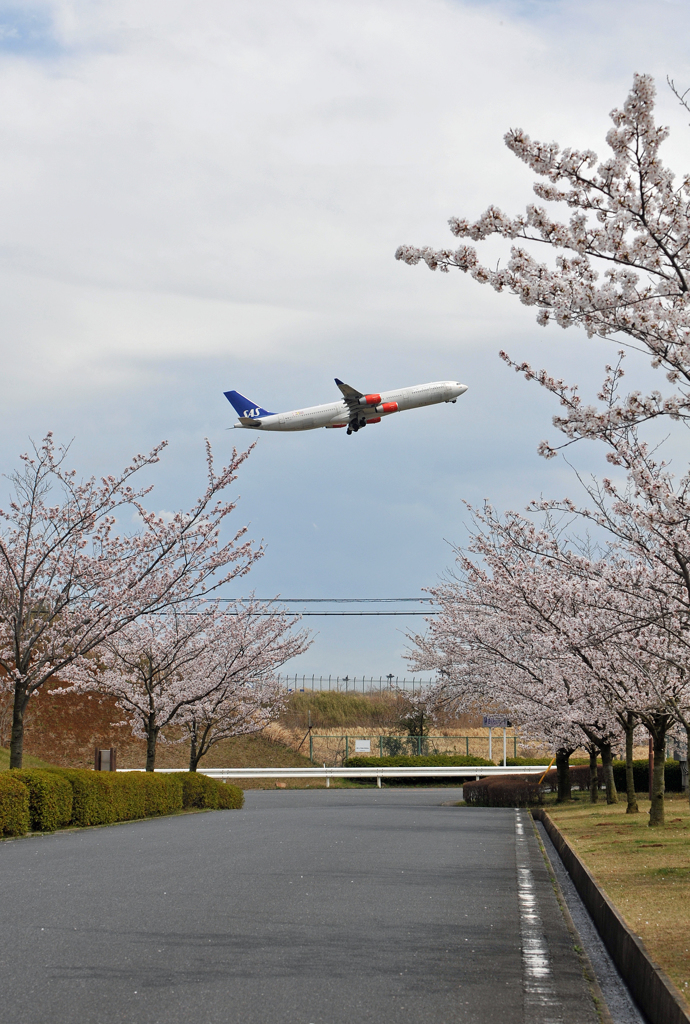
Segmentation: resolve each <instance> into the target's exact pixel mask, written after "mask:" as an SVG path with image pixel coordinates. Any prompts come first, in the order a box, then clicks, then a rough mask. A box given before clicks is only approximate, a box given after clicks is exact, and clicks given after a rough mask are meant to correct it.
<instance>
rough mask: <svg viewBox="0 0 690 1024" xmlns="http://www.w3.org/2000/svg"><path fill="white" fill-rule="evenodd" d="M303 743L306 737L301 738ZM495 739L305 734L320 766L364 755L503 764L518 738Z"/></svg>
mask: <svg viewBox="0 0 690 1024" xmlns="http://www.w3.org/2000/svg"><path fill="white" fill-rule="evenodd" d="M305 739H306V737H305ZM505 739H506V741H505V743H504V742H503V738H502V737H501V738H495V739H494V740H493V743H492V742H491V740H490V738H489V737H488V736H481V735H479V736H456V735H438V736H432V735H429V736H405V735H395V734H393V735H391V734H386V735H379V736H373V735H372V736H368V737H367V736H353V735H349V736H348V735H345V734H342V735H340V734H338V735H336V734H332V733H331V734H323V733H315V732H312V731H310V732H309V760H310V761H311V762H312V763H313V762H314V760H316V761H317V762H320V763H321V764H323V763H324V761H325V762H326V763H329V762H330V764H332V765H338V764H341V765H342V764H343V763H344V762H345V761H347V759H348V758H349V757H351V756H353V755H355V756H356V755H357V754H364V755H365V756H366V755H369V756H372V757H395V756H400V755H407V756H412V757H425V756H429V755H433V754H460V755H462V754H464V755H465V756H466V757H469V756H470V755H472V756H473V757H484V758H488V759H489V760H492V759H493V758H494V757H497V758H498V759H499V760H500V761H503V760H504V759H505V758H506V757H517V756H518V754H517V744H518V738H517V736H515V735H512V736H506V738H505Z"/></svg>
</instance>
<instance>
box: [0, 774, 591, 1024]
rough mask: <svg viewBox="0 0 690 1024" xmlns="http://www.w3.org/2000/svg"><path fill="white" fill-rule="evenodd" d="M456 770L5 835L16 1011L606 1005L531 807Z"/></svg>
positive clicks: (404, 1017) (187, 1022) (275, 1022)
mask: <svg viewBox="0 0 690 1024" xmlns="http://www.w3.org/2000/svg"><path fill="white" fill-rule="evenodd" d="M458 795H459V794H458V792H457V791H454V790H450V789H421V788H420V789H399V788H391V789H385V788H384V789H382V790H372V789H362V790H347V789H330V790H314V791H309V790H286V791H260V790H250V791H248V792H247V794H246V806H245V808H244V810H242V811H218V812H208V813H202V814H192V815H183V816H177V817H170V818H161V819H153V820H149V821H143V822H134V823H126V824H121V825H115V826H111V827H109V828H95V829H87V830H80V831H74V832H63V833H57V834H55V835H50V836H42V837H29V838H25V839H18V840H12V841H6V842H3V843H0V883H1V886H2V893H3V899H2V907H3V909H2V920H3V927H2V929H1V930H0V972H1V975H2V981H3V984H2V990H3V991H2V997H1V999H0V1021H2V1024H368V1022H371V1024H427V1022H428V1024H432V1022H433V1024H456V1022H457V1024H555V1022H564V1024H565V1022H566V1021H567V1024H595V1022H596V1019H597V1018H596V1014H595V1012H594V1008H593V1002H592V998H591V994H590V991H589V988H588V985H587V983H586V982H585V980H584V978H583V974H582V969H581V965H580V961H579V959H578V955H577V953H576V952H575V951H574V949H573V939H572V937H571V935H570V933H569V932H568V931H567V928H566V926H565V923H564V921H563V917H562V914H561V911H560V908H559V906H558V903H557V901H556V897H555V895H554V891H553V887H552V884H551V882H550V879H549V875H548V874H547V871H546V868H545V864H544V860H543V857H542V854H541V852H540V849H539V846H538V844H537V841H536V838H535V835H534V831H533V826H532V823H531V819H530V818H529V816H528V815H527V814H526V812H524V811H515V810H511V809H493V808H457V807H452V806H444V803H445V802H447V801H450V800H452V799H457V798H458Z"/></svg>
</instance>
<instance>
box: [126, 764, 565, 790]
mask: <svg viewBox="0 0 690 1024" xmlns="http://www.w3.org/2000/svg"><path fill="white" fill-rule="evenodd" d="M117 770H118V771H119V772H143V771H145V770H146V769H144V768H118V769H117ZM156 771H157V772H184V771H187V769H186V768H156ZM545 771H546V765H544V764H531V765H514V766H513V765H511V766H510V767H507V768H504V767H503V765H493V766H491V767H486V768H485V767H484V766H483V765H480V766H477V765H470V766H468V765H450V766H447V765H444V766H443V767H435V766H434V765H424V766H423V767H422V766H415V767H414V768H393V767H390V768H388V767H386V768H382V767H371V768H327V767H325V766H324V767H323V768H200V769H199V775H208V776H210V777H211V778H212V779H326V786H328V783H329V781H330V779H374V778H375V779H376V785H377V786H378V787H379V788H380V787H381V779H390V778H398V779H400V778H403V779H404V778H414V777H415V776H417V777H419V778H424V777H427V778H428V777H430V776H431V777H434V778H464V779H467V778H474V779H481V778H482V777H486V776H487V775H537V774H540V775H541V774H543V773H544V772H545Z"/></svg>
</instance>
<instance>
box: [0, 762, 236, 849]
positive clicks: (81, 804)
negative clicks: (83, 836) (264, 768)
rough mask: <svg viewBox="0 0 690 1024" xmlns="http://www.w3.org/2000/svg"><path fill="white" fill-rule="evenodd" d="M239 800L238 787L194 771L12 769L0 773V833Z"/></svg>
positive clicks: (228, 806) (226, 806)
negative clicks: (118, 771) (159, 773)
mask: <svg viewBox="0 0 690 1024" xmlns="http://www.w3.org/2000/svg"><path fill="white" fill-rule="evenodd" d="M190 778H191V779H193V780H194V781H188V780H189V779H190ZM243 803H244V793H243V792H242V790H241V789H238V788H237V786H228V785H226V784H224V783H222V782H219V781H217V780H216V779H210V778H208V777H207V776H205V775H197V774H196V773H192V772H174V773H172V772H171V773H170V774H165V775H158V774H155V773H152V772H122V773H116V772H94V771H87V770H85V769H81V768H47V769H45V770H44V769H30V770H27V771H17V770H15V769H12V771H10V772H2V773H1V774H0V835H23V834H24V833H26V832H27V831H28V830H29V829H32V830H33V831H35V832H53V831H55V829H56V828H61V827H64V826H65V825H70V824H71V825H79V826H86V825H110V824H112V823H113V822H116V821H132V820H134V819H140V818H152V817H157V816H159V815H162V814H174V813H175V812H176V811H181V810H183V809H185V808H194V807H200V808H222V809H231V808H233V809H234V808H240V807H242V805H243Z"/></svg>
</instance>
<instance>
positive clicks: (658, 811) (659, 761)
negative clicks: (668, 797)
mask: <svg viewBox="0 0 690 1024" xmlns="http://www.w3.org/2000/svg"><path fill="white" fill-rule="evenodd" d="M667 728H668V719H667V717H666V716H665V715H664V716H661V715H660V716H659V718H658V719H657V720H656V728H655V730H654V732H653V733H652V737H653V743H654V772H653V774H652V802H651V806H650V808H649V825H650V828H658V827H660V826H661V825H663V824H664V790H665V788H666V785H665V779H664V769H665V768H666V730H667Z"/></svg>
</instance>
